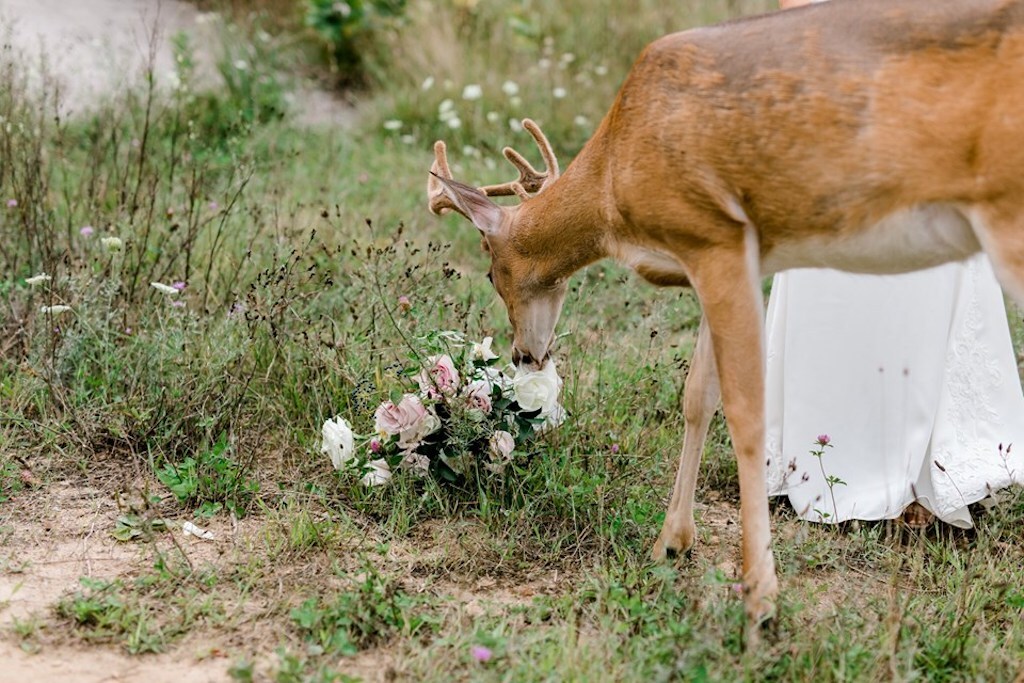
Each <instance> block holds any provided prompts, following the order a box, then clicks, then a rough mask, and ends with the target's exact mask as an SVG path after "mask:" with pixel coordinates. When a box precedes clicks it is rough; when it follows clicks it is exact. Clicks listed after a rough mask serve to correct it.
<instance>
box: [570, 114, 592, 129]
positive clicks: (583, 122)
mask: <svg viewBox="0 0 1024 683" xmlns="http://www.w3.org/2000/svg"><path fill="white" fill-rule="evenodd" d="M572 122H573V123H575V124H576V125H577V126H579V127H580V128H586V127H587V126H589V125H590V119H588V118H587V117H586V116H582V115H580V116H577V117H576V118H574V119H573V120H572Z"/></svg>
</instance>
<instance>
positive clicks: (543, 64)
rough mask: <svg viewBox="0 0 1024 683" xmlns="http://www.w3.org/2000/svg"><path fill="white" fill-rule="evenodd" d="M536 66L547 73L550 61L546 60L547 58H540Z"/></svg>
mask: <svg viewBox="0 0 1024 683" xmlns="http://www.w3.org/2000/svg"><path fill="white" fill-rule="evenodd" d="M537 66H539V67H540V68H541V69H544V70H545V71H547V70H548V69H550V68H551V60H550V59H548V58H547V57H542V58H541V59H540V61H538V62H537Z"/></svg>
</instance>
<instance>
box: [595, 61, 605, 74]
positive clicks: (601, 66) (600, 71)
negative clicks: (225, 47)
mask: <svg viewBox="0 0 1024 683" xmlns="http://www.w3.org/2000/svg"><path fill="white" fill-rule="evenodd" d="M594 73H595V74H597V75H598V76H607V75H608V67H607V66H605V65H604V64H598V65H597V66H595V67H594Z"/></svg>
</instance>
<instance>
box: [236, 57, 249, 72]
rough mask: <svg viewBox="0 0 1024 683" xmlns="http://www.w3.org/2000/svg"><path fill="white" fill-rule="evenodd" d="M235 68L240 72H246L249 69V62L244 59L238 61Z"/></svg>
mask: <svg viewBox="0 0 1024 683" xmlns="http://www.w3.org/2000/svg"><path fill="white" fill-rule="evenodd" d="M234 67H235V68H236V69H238V70H239V71H245V70H246V69H248V68H249V62H247V61H245V60H244V59H236V60H235V63H234Z"/></svg>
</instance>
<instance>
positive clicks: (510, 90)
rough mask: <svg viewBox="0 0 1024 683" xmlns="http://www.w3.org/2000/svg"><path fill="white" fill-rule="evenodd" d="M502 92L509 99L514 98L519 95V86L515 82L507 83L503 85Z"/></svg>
mask: <svg viewBox="0 0 1024 683" xmlns="http://www.w3.org/2000/svg"><path fill="white" fill-rule="evenodd" d="M501 91H502V92H503V93H505V94H506V95H508V96H509V97H513V96H515V95H518V94H519V84H518V83H516V82H515V81H505V82H504V83H502V84H501Z"/></svg>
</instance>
